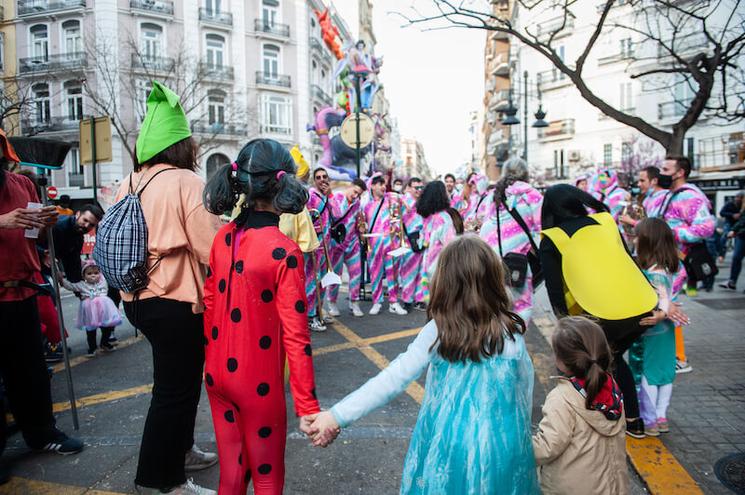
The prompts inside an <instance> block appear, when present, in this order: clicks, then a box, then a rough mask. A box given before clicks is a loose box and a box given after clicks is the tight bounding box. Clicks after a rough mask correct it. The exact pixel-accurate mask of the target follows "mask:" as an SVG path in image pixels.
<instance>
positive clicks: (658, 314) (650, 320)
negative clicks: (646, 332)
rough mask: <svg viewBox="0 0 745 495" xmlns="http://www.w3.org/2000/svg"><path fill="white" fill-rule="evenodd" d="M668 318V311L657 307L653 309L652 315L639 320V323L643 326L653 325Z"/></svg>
mask: <svg viewBox="0 0 745 495" xmlns="http://www.w3.org/2000/svg"><path fill="white" fill-rule="evenodd" d="M665 318H667V313H665V312H664V311H662V310H661V309H655V310H654V311H652V316H647V317H645V318H642V319H641V320H640V321H639V324H640V325H641V326H643V327H653V326H655V325H656V324H658V323H659V322H661V321H662V320H664V319H665Z"/></svg>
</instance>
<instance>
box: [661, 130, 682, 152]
mask: <svg viewBox="0 0 745 495" xmlns="http://www.w3.org/2000/svg"><path fill="white" fill-rule="evenodd" d="M685 135H686V131H685V129H675V130H674V132H673V133H672V135H671V136H670V140H669V141H668V144H667V146H665V154H666V155H668V156H683V154H684V153H683V144H684V143H685Z"/></svg>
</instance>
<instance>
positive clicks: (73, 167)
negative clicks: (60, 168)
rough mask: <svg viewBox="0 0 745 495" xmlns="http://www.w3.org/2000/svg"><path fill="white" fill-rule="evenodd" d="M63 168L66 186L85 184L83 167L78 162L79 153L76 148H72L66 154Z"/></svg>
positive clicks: (82, 185) (81, 185)
mask: <svg viewBox="0 0 745 495" xmlns="http://www.w3.org/2000/svg"><path fill="white" fill-rule="evenodd" d="M65 169H66V170H67V187H84V186H85V168H84V167H83V165H82V164H81V163H80V153H79V150H78V149H77V148H72V149H71V150H70V152H69V153H68V154H67V157H66V158H65Z"/></svg>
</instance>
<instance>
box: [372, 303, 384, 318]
mask: <svg viewBox="0 0 745 495" xmlns="http://www.w3.org/2000/svg"><path fill="white" fill-rule="evenodd" d="M382 308H383V305H382V304H380V303H375V304H373V305H372V308H370V314H371V315H373V316H375V315H376V314H378V313H380V310H381V309H382Z"/></svg>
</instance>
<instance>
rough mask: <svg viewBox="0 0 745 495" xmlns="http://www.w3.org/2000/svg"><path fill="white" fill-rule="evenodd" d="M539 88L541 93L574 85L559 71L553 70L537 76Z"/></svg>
mask: <svg viewBox="0 0 745 495" xmlns="http://www.w3.org/2000/svg"><path fill="white" fill-rule="evenodd" d="M537 79H538V86H539V87H540V89H541V91H548V90H551V89H558V88H561V87H564V86H568V85H570V84H572V81H571V80H570V79H569V78H568V77H567V76H566V74H564V73H563V72H561V71H560V70H559V69H556V68H553V69H549V70H546V71H543V72H539V73H538V74H537Z"/></svg>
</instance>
